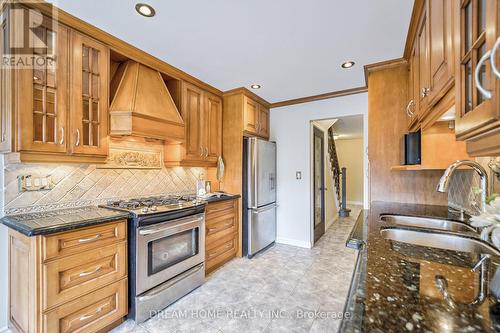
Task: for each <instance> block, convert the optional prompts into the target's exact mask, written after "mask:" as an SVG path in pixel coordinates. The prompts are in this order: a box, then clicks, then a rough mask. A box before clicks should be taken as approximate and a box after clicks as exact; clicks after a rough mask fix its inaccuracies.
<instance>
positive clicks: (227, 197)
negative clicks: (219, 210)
mask: <svg viewBox="0 0 500 333" xmlns="http://www.w3.org/2000/svg"><path fill="white" fill-rule="evenodd" d="M239 197H241V196H240V195H239V194H229V193H226V194H224V195H221V196H220V197H218V196H213V197H210V198H208V199H206V201H207V202H208V203H211V202H218V201H225V200H233V199H238V198H239Z"/></svg>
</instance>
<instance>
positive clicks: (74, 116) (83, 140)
mask: <svg viewBox="0 0 500 333" xmlns="http://www.w3.org/2000/svg"><path fill="white" fill-rule="evenodd" d="M108 75H109V50H108V48H107V47H106V46H105V45H103V44H101V43H99V42H97V41H96V40H94V39H92V38H90V37H88V36H85V35H82V34H80V33H78V32H76V31H72V32H71V85H70V94H71V104H70V106H71V108H70V110H71V114H70V123H71V125H70V144H71V153H72V154H83V155H90V156H96V155H97V156H99V155H100V156H106V155H107V154H108V139H107V137H108V104H109V97H108V86H109V77H108Z"/></svg>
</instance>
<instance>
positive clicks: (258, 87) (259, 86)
mask: <svg viewBox="0 0 500 333" xmlns="http://www.w3.org/2000/svg"><path fill="white" fill-rule="evenodd" d="M250 88H252V89H260V88H261V85H260V84H252V85H251V86H250Z"/></svg>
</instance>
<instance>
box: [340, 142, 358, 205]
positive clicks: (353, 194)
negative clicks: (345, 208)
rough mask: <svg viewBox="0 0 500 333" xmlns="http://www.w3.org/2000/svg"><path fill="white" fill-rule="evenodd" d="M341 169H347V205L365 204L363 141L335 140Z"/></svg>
mask: <svg viewBox="0 0 500 333" xmlns="http://www.w3.org/2000/svg"><path fill="white" fill-rule="evenodd" d="M335 147H336V149H337V155H338V157H339V164H340V167H341V168H347V184H346V189H347V204H355V205H362V204H363V194H364V193H363V178H364V177H363V148H364V147H363V139H345V140H344V139H341V140H335Z"/></svg>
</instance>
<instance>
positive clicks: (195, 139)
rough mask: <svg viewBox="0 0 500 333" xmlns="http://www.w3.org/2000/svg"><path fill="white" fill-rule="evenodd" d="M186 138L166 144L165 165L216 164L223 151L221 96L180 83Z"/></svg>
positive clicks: (207, 165)
mask: <svg viewBox="0 0 500 333" xmlns="http://www.w3.org/2000/svg"><path fill="white" fill-rule="evenodd" d="M181 90H182V92H181V95H182V106H181V115H182V118H183V120H184V123H185V124H186V125H185V141H184V142H183V143H180V144H178V143H174V144H167V145H165V164H166V165H167V166H176V165H184V166H206V167H210V166H216V165H217V160H218V158H219V156H221V154H222V99H221V98H220V97H219V96H217V95H214V94H212V93H210V92H208V91H205V90H203V89H201V88H199V87H197V86H195V85H193V84H190V83H187V82H182V89H181Z"/></svg>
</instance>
